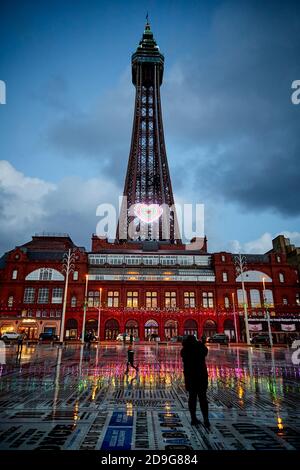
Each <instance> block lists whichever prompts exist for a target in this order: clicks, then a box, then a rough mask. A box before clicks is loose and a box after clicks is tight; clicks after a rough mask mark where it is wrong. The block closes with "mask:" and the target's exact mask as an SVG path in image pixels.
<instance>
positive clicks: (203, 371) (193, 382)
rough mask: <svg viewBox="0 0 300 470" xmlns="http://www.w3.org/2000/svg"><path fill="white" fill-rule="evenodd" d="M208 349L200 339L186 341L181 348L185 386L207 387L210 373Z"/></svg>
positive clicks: (189, 388)
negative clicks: (207, 363)
mask: <svg viewBox="0 0 300 470" xmlns="http://www.w3.org/2000/svg"><path fill="white" fill-rule="evenodd" d="M207 353H208V349H207V347H206V346H205V345H204V344H203V343H202V342H200V341H197V340H196V338H195V340H193V341H191V342H186V343H185V344H184V345H183V348H182V350H181V357H182V360H183V373H184V380H185V388H186V390H187V391H189V390H191V389H199V388H202V387H204V388H207V384H208V374H207V368H206V363H205V358H206V356H207Z"/></svg>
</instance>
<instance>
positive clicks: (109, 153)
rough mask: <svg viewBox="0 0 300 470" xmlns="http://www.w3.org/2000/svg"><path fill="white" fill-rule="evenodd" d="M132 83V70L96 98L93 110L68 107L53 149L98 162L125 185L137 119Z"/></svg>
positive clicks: (51, 134) (51, 132) (53, 135)
mask: <svg viewBox="0 0 300 470" xmlns="http://www.w3.org/2000/svg"><path fill="white" fill-rule="evenodd" d="M130 82H131V78H130V71H129V68H128V69H126V70H125V71H124V73H123V75H122V76H121V77H120V80H119V81H118V83H117V85H116V86H115V87H114V88H110V89H108V90H106V91H105V92H104V93H103V94H101V95H100V96H98V97H96V99H95V102H94V103H93V105H92V106H87V109H82V108H80V107H79V106H78V105H77V104H75V105H74V106H71V105H68V106H66V108H65V111H64V113H63V114H61V115H60V117H59V119H57V120H56V121H55V122H54V123H53V124H52V125H51V126H50V128H49V129H48V135H47V140H48V142H49V143H50V145H52V146H54V147H55V149H56V150H59V151H60V152H61V153H62V154H63V155H64V156H65V157H67V158H72V159H73V158H82V159H84V160H89V159H94V160H98V162H99V163H100V165H101V168H102V171H103V172H104V173H105V174H106V175H109V177H110V179H111V180H112V181H117V183H122V184H123V182H124V175H125V171H126V165H127V158H128V154H129V147H130V133H131V125H132V118H133V103H134V89H133V87H132V86H130ZM61 100H62V98H61Z"/></svg>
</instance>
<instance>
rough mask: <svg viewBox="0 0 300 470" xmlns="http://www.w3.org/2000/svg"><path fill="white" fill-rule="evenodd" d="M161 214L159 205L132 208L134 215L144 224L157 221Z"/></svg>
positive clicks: (142, 205) (139, 205) (141, 205)
mask: <svg viewBox="0 0 300 470" xmlns="http://www.w3.org/2000/svg"><path fill="white" fill-rule="evenodd" d="M162 213H163V210H162V207H160V205H159V204H149V205H147V204H136V205H135V207H134V214H135V215H136V216H137V217H138V218H139V219H140V220H141V221H142V222H145V223H146V224H151V222H154V221H155V220H157V219H159V217H160V216H161V214H162Z"/></svg>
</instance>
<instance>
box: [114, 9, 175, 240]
mask: <svg viewBox="0 0 300 470" xmlns="http://www.w3.org/2000/svg"><path fill="white" fill-rule="evenodd" d="M146 21H147V23H146V26H145V30H144V33H143V36H142V39H141V41H140V42H139V45H138V47H137V49H136V51H135V52H134V53H133V54H132V57H131V64H132V83H133V85H134V86H135V89H136V95H135V110H134V119H133V128H132V137H131V148H130V154H129V161H128V167H127V174H126V180H125V186H124V193H123V194H124V196H126V200H125V202H123V206H122V210H121V214H122V215H121V218H120V220H119V224H118V231H117V239H119V240H120V239H124V238H126V239H132V238H133V239H137V240H167V241H171V242H175V240H179V239H180V236H179V231H178V224H177V218H176V213H175V207H174V197H173V191H172V185H171V178H170V173H169V168H168V162H167V154H166V148H165V139H164V131H163V120H162V111H161V100H160V86H161V84H162V81H163V72H164V56H163V55H162V54H161V52H160V50H159V47H158V45H157V43H156V41H155V39H154V36H153V32H152V31H151V28H150V23H149V15H148V13H147V15H146ZM124 205H125V206H124ZM125 228H126V230H125V234H124V229H125ZM128 231H129V232H130V233H128ZM133 232H134V233H133ZM120 233H122V234H123V235H122V236H120ZM127 237H128V238H127Z"/></svg>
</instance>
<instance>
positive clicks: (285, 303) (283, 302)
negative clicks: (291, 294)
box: [282, 297, 289, 305]
mask: <svg viewBox="0 0 300 470" xmlns="http://www.w3.org/2000/svg"><path fill="white" fill-rule="evenodd" d="M288 303H289V301H288V298H287V297H282V305H288Z"/></svg>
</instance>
